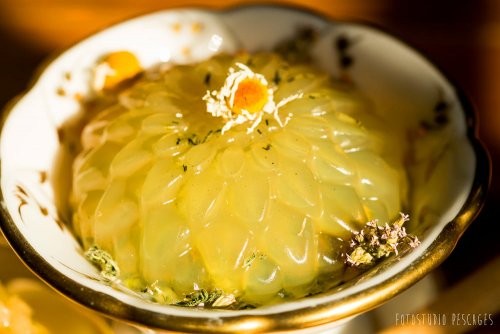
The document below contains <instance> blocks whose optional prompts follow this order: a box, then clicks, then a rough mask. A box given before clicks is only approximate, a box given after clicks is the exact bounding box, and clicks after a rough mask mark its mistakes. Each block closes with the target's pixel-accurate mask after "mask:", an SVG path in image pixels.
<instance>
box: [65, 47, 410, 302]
mask: <svg viewBox="0 0 500 334" xmlns="http://www.w3.org/2000/svg"><path fill="white" fill-rule="evenodd" d="M249 57H250V56H248V55H239V56H236V57H233V56H217V57H215V58H212V59H210V60H207V61H204V62H202V63H199V64H195V65H188V66H187V65H185V66H176V67H173V68H171V69H170V70H168V71H167V72H165V73H161V74H158V73H156V74H155V75H154V76H152V77H151V78H148V76H147V75H146V76H145V77H144V78H142V79H141V80H140V81H139V82H137V83H136V84H135V85H134V86H133V87H132V88H130V89H129V90H127V91H125V92H122V93H121V94H120V95H119V96H118V97H117V102H116V104H115V105H114V106H112V107H110V108H109V109H106V110H103V111H102V112H101V113H100V114H98V115H97V116H96V118H95V119H94V120H92V121H91V122H90V123H88V124H87V125H86V129H85V130H84V131H83V135H82V142H83V147H84V150H83V151H82V152H81V154H80V155H79V156H78V157H77V159H76V161H75V164H74V178H73V194H72V202H73V209H74V223H75V228H76V229H77V233H78V234H79V235H80V237H81V239H82V241H83V243H84V247H86V248H88V247H90V246H92V245H98V246H99V247H101V248H102V249H104V250H106V251H107V252H109V253H110V254H111V255H112V256H113V258H114V259H115V260H116V262H117V263H118V265H119V267H120V270H121V279H122V280H123V281H124V282H131V283H130V286H133V287H140V286H151V285H155V286H162V287H164V288H165V289H166V290H168V296H169V297H168V298H167V299H168V300H166V301H167V302H176V301H178V300H181V299H182V298H183V297H184V295H185V294H187V293H190V292H192V291H193V288H194V287H195V286H197V287H199V288H203V289H207V290H211V289H215V288H217V289H222V290H223V291H224V292H225V293H231V294H234V295H235V296H236V297H237V298H239V299H241V300H244V301H245V302H248V303H253V304H257V305H260V304H264V303H269V302H274V301H276V300H279V299H280V298H285V297H287V296H291V297H301V296H305V295H307V294H309V293H312V292H315V291H317V289H318V284H321V282H322V281H324V280H326V281H329V282H335V281H337V282H338V281H339V279H340V278H341V276H342V275H343V269H344V268H343V264H342V261H343V260H342V259H341V258H340V257H339V253H340V251H341V245H342V243H341V242H340V241H339V238H347V237H348V236H349V235H350V231H351V230H353V229H356V230H358V229H359V228H360V227H361V226H362V225H364V223H366V222H367V221H370V220H372V219H379V220H380V221H381V222H386V221H390V220H392V219H393V218H395V217H397V216H399V212H400V211H401V210H402V205H403V204H404V203H405V196H406V176H405V173H404V171H403V169H402V165H401V161H402V152H403V148H402V145H403V143H401V141H398V140H394V139H393V138H392V135H391V133H392V131H391V129H389V128H387V125H385V124H386V123H385V122H384V121H383V120H381V119H379V118H378V117H377V116H376V115H374V114H373V111H372V110H371V109H370V106H369V104H368V103H367V102H366V101H365V99H363V97H362V95H361V94H359V93H358V92H356V90H355V89H354V88H352V87H350V86H344V85H341V84H338V83H335V82H334V81H332V80H331V79H330V78H329V77H327V76H326V75H325V74H324V73H322V72H321V71H318V70H316V69H315V68H314V67H312V66H309V65H289V64H287V63H285V62H284V61H283V60H282V59H281V58H280V57H279V56H277V55H273V54H255V55H252V56H251V62H249ZM235 63H244V64H245V63H246V64H249V65H248V66H249V67H250V68H251V69H252V71H254V72H256V73H260V74H262V75H264V76H265V78H266V79H267V82H268V83H269V85H270V87H272V88H273V89H274V99H275V102H276V103H279V101H280V100H282V99H284V98H286V97H288V96H292V95H295V96H297V94H302V95H301V97H300V98H296V99H295V100H293V101H291V102H289V103H287V104H286V105H284V106H283V107H281V109H279V116H280V118H281V119H282V120H285V119H286V120H287V121H286V124H284V126H281V125H280V124H278V122H277V121H276V120H275V119H274V118H273V117H272V115H267V114H266V115H264V117H263V120H262V121H261V122H260V124H259V125H258V127H257V128H256V129H255V130H254V131H253V132H251V133H247V131H246V130H247V128H248V126H249V125H248V124H238V125H236V126H234V127H232V128H231V129H229V130H228V131H226V132H224V133H223V134H221V131H220V130H221V128H222V127H223V126H224V119H223V118H218V117H213V116H212V115H211V114H210V113H208V112H207V111H206V104H205V101H204V100H203V99H202V97H203V96H204V95H205V94H206V92H207V90H208V91H212V90H217V89H219V88H220V87H222V85H223V84H224V80H225V78H226V76H227V74H228V70H229V68H231V67H232V66H234V64H235ZM278 77H279V80H277V78H278ZM256 94H257V93H256ZM259 94H260V93H259ZM257 95H258V94H257ZM257 95H256V96H257ZM259 96H260V95H259ZM253 98H255V99H257V97H255V96H252V99H253ZM257 100H258V99H257ZM238 101H239V102H238V103H241V106H240V107H241V108H243V107H244V106H245V102H244V100H242V99H241V97H239V100H238ZM254 105H256V104H255V103H253V104H252V106H254ZM109 115H116V116H115V117H110V116H109ZM137 282H139V283H137Z"/></svg>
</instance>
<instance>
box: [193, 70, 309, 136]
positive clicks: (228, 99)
mask: <svg viewBox="0 0 500 334" xmlns="http://www.w3.org/2000/svg"><path fill="white" fill-rule="evenodd" d="M236 67H237V69H235V68H230V69H229V74H228V76H227V78H226V80H225V82H224V85H223V86H222V88H221V89H220V90H218V91H217V90H214V91H207V93H206V94H205V96H204V97H203V100H204V101H206V104H207V112H208V113H210V114H212V116H214V117H222V118H223V119H224V120H225V122H226V124H225V125H224V127H223V128H222V133H224V132H226V131H227V130H229V129H231V127H233V126H234V125H238V124H243V123H247V122H250V123H251V124H250V125H249V126H248V128H247V133H251V132H253V130H254V129H255V128H256V127H257V126H258V125H259V124H260V122H261V121H262V117H263V116H264V114H271V115H272V116H273V117H274V119H275V120H276V121H277V122H278V124H280V126H282V127H283V126H284V124H285V123H286V121H287V120H285V122H283V121H282V120H281V118H280V117H279V115H278V110H279V108H281V107H282V106H284V105H285V104H287V103H289V102H290V101H293V100H295V99H298V98H301V97H302V94H301V93H299V94H294V95H292V96H289V97H287V98H285V99H283V100H281V101H280V102H278V103H275V101H274V90H273V88H272V87H271V86H270V85H269V83H268V82H267V80H266V78H265V77H264V76H263V75H262V74H260V73H255V72H254V71H252V70H251V69H250V68H249V67H248V66H246V65H244V64H241V63H236Z"/></svg>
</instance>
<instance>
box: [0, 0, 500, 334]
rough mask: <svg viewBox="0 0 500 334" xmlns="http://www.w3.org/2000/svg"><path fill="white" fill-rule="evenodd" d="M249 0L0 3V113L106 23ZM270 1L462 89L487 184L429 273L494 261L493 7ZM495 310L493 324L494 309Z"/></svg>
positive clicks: (499, 50) (499, 112)
mask: <svg viewBox="0 0 500 334" xmlns="http://www.w3.org/2000/svg"><path fill="white" fill-rule="evenodd" d="M249 2H251V3H256V2H262V1H241V0H240V1H238V0H224V1H208V0H207V1H176V0H142V1H134V0H0V108H1V109H3V108H4V107H5V106H6V104H8V102H9V101H10V100H12V99H13V98H14V97H16V96H17V95H18V94H20V93H22V92H23V91H25V90H26V89H27V88H28V86H29V85H30V81H31V78H32V76H33V74H34V72H35V70H36V69H37V67H39V66H40V65H41V64H43V62H44V60H46V59H47V58H48V57H50V56H52V55H54V54H56V53H57V52H60V51H61V50H63V49H64V48H66V47H68V46H70V45H72V44H73V43H75V42H77V41H78V40H80V39H82V38H83V37H85V36H87V35H89V34H91V33H93V32H95V31H97V30H99V29H102V28H104V27H106V26H109V25H110V24H113V23H115V22H118V21H121V20H123V19H126V18H129V17H131V16H136V15H139V14H142V13H147V12H150V11H153V10H157V9H164V8H171V7H178V6H185V5H194V6H203V7H207V6H208V7H216V8H221V7H227V6H232V5H235V4H240V3H249ZM267 2H269V1H267ZM274 3H285V4H286V3H287V4H294V5H297V6H300V7H304V8H308V9H312V10H313V11H317V12H320V13H322V14H323V15H326V16H329V17H331V18H333V19H340V20H346V19H354V20H361V21H367V22H371V23H374V24H375V25H377V26H379V27H382V28H383V29H385V30H387V31H389V32H391V33H394V34H395V35H397V36H399V37H400V38H402V39H403V40H405V41H407V42H408V43H410V44H411V45H413V46H415V47H416V48H417V49H419V50H420V51H422V52H423V53H424V54H426V55H427V56H428V57H429V58H430V59H431V60H433V61H434V62H435V63H436V64H438V66H439V67H441V68H442V69H443V70H444V71H445V72H446V73H447V74H448V75H449V77H450V78H451V79H452V80H454V81H455V82H456V83H457V84H458V85H459V86H460V87H461V88H462V89H463V90H464V91H465V93H466V95H467V96H468V97H469V98H470V99H471V101H472V103H473V105H474V107H475V109H476V111H477V116H478V119H479V125H480V128H479V136H480V138H481V139H482V141H483V142H484V143H485V145H486V146H487V148H488V150H489V152H490V154H491V159H492V163H493V165H492V166H493V178H492V182H491V189H490V192H489V195H488V200H487V202H486V203H485V206H484V208H483V211H482V212H481V214H480V215H479V217H478V218H477V219H476V221H475V222H474V223H473V224H472V225H471V226H470V228H469V229H468V230H467V231H466V233H465V234H464V236H463V237H462V239H461V240H460V241H459V243H458V245H457V247H456V249H455V251H454V252H453V253H452V255H451V256H450V257H449V258H448V259H447V260H446V261H445V262H444V263H443V264H442V265H441V266H440V267H439V268H438V270H437V273H438V274H439V276H440V277H442V278H443V280H442V281H443V284H444V287H447V286H453V285H454V284H456V283H457V282H459V281H461V280H463V279H464V278H466V277H467V276H469V275H471V274H472V273H473V272H474V271H476V270H478V269H480V268H481V267H483V266H484V265H485V264H487V263H488V262H490V261H491V260H492V259H494V258H496V257H498V256H499V249H500V242H499V241H500V234H499V231H500V229H499V228H498V224H499V223H500V222H499V219H498V217H500V205H498V204H497V203H500V179H499V178H498V177H496V174H497V173H496V172H497V170H496V168H497V167H496V166H498V165H499V164H498V162H499V160H500V1H496V0H477V1H457V0H456V1H428V0H425V1H424V0H421V1H396V0H379V1H369V0H350V1H338V0H290V1H274ZM498 270H500V268H497V271H498ZM497 283H498V284H499V285H500V282H497ZM478 289H481V287H480V286H478ZM495 312H496V313H497V315H496V317H495V319H496V322H497V323H498V322H500V319H499V317H498V309H497V310H495ZM495 327H496V328H497V329H498V326H495ZM484 331H485V329H477V330H475V332H478V333H479V332H481V333H483V332H484Z"/></svg>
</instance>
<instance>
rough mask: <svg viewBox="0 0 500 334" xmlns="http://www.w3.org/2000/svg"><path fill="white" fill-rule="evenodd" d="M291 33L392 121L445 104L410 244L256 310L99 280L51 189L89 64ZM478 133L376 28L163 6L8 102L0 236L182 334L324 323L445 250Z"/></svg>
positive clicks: (469, 182) (116, 306)
mask: <svg viewBox="0 0 500 334" xmlns="http://www.w3.org/2000/svg"><path fill="white" fill-rule="evenodd" d="M300 27H311V28H313V29H315V30H316V31H318V32H319V40H318V41H317V42H316V43H315V44H314V46H313V47H312V49H311V54H312V55H313V58H314V61H315V63H316V64H317V65H318V66H320V67H322V68H323V69H324V70H325V71H328V72H329V73H331V75H332V76H334V77H340V76H343V75H348V76H349V77H350V78H351V80H352V81H353V82H354V83H355V84H356V85H358V86H359V87H360V89H362V90H363V91H364V92H365V93H366V95H367V96H368V97H369V98H370V99H371V100H372V102H373V104H374V106H375V108H376V109H378V110H383V111H384V112H386V113H389V115H391V117H390V119H392V120H394V122H395V124H398V126H404V127H407V128H409V129H418V128H419V127H424V128H425V127H428V126H429V124H431V123H432V122H434V121H435V114H436V109H439V108H441V109H446V120H445V121H446V125H445V126H446V128H447V130H446V131H444V132H443V133H446V135H443V143H446V145H444V146H443V147H444V148H443V150H442V152H441V153H442V155H439V156H438V157H436V159H435V162H433V163H434V164H435V166H434V167H435V168H434V169H432V170H433V172H432V173H431V175H430V176H429V179H428V180H427V181H426V182H430V183H432V182H442V185H443V186H442V187H440V191H439V192H432V193H429V192H426V189H428V188H427V187H429V184H426V183H425V182H423V183H422V182H420V183H418V184H415V185H414V190H415V193H416V194H417V195H416V196H420V202H421V203H423V204H422V205H423V206H426V208H427V209H429V210H428V211H429V212H427V214H425V215H424V214H422V217H421V222H419V224H420V225H419V228H417V230H415V232H416V233H417V234H418V235H419V237H420V239H421V240H422V244H421V246H420V247H418V248H417V249H415V250H414V251H413V252H411V253H409V254H407V255H405V256H403V255H400V256H397V257H392V258H389V259H388V260H387V261H384V262H383V263H382V264H381V265H378V266H376V267H375V268H373V269H372V270H370V271H368V272H366V273H365V274H364V275H362V276H361V277H358V278H357V279H356V280H353V281H352V282H349V283H347V284H344V285H342V286H341V287H339V288H337V289H335V290H334V291H330V292H326V293H323V294H320V295H317V296H314V297H309V298H305V299H301V300H297V301H292V302H287V303H283V304H279V305H273V306H267V307H262V308H258V309H253V310H241V311H221V310H198V309H186V308H179V307H175V306H161V305H157V304H153V303H151V302H148V301H145V300H142V299H140V298H139V297H138V296H136V295H135V294H133V293H132V292H130V291H128V290H126V289H124V288H122V287H120V286H111V285H109V284H108V283H106V282H105V281H104V280H103V279H102V278H101V276H100V275H99V273H98V271H97V270H96V268H95V267H93V266H92V265H91V264H90V263H89V262H87V260H85V258H84V256H83V255H82V249H81V247H80V245H79V244H78V242H77V241H76V239H75V238H74V236H73V235H72V234H71V232H70V230H69V228H68V227H67V226H68V225H67V224H69V222H67V221H63V220H62V219H61V217H62V216H61V215H60V207H59V206H58V203H57V200H56V198H55V191H54V189H55V188H54V184H56V183H57V180H58V177H59V176H60V174H59V173H61V171H60V170H59V171H54V161H55V159H56V157H57V155H58V150H59V149H60V141H61V140H62V138H61V133H60V132H59V131H58V130H59V128H60V127H61V125H62V124H63V123H64V122H65V121H66V120H67V119H68V118H70V117H71V116H73V115H74V114H75V113H77V112H78V110H79V108H80V104H79V101H78V99H76V98H75V96H85V95H87V94H89V93H90V91H89V82H90V75H91V69H92V68H93V66H94V65H95V64H96V62H97V60H98V59H99V57H101V56H102V55H104V54H106V53H108V52H110V51H115V50H129V51H131V52H133V53H135V54H136V55H137V56H138V58H139V60H140V62H141V64H142V66H143V67H146V68H147V67H150V66H153V65H155V64H158V63H160V62H167V61H168V62H173V63H191V62H196V61H198V60H202V59H205V58H208V57H210V56H212V55H213V54H216V53H219V52H230V53H231V52H236V51H238V50H240V49H241V48H244V49H246V50H248V51H250V52H252V51H257V50H266V49H272V47H273V46H275V45H276V44H277V43H279V42H280V41H282V40H284V39H286V38H289V37H291V36H293V35H294V33H296V31H297V29H298V28H300ZM339 38H344V39H347V40H348V41H349V43H347V44H348V45H347V48H346V50H347V53H348V56H349V57H350V58H351V60H352V62H351V63H350V64H347V65H348V66H342V65H341V64H342V61H341V59H340V58H341V55H340V53H339V48H338V47H336V45H337V43H338V40H339ZM344 51H345V50H344ZM344 65H345V63H344ZM61 92H64V94H62V93H61ZM438 123H439V122H438ZM432 124H433V123H432ZM432 124H431V125H432ZM475 131H476V129H475V119H474V115H473V112H472V110H471V106H470V105H469V103H468V102H467V100H466V99H465V98H464V96H463V94H461V93H460V91H459V90H458V89H457V87H456V86H454V85H453V84H452V83H451V82H450V81H449V80H448V79H447V78H446V77H445V76H444V75H443V74H442V73H441V72H440V71H439V70H438V69H437V68H436V67H435V66H434V65H433V64H431V63H430V62H429V61H428V60H427V59H426V58H424V57H423V56H422V55H420V54H419V53H418V52H416V51H415V50H414V49H412V48H410V47H408V46H407V45H406V44H404V43H402V42H401V41H399V40H398V39H396V38H394V37H392V36H391V35H388V34H386V33H384V32H381V31H379V30H377V29H375V28H373V27H370V26H366V25H362V24H357V23H347V22H335V21H330V20H327V19H325V18H322V17H320V16H317V15H314V14H312V13H309V12H304V11H300V10H297V9H293V8H286V7H276V6H248V7H242V8H238V9H233V10H229V11H221V12H212V11H207V10H199V9H177V10H166V11H162V12H157V13H154V14H151V15H146V16H142V17H139V18H136V19H132V20H130V21H127V22H124V23H122V24H119V25H116V26H113V27H111V28H109V29H106V30H104V31H102V32H100V33H97V34H95V35H93V36H91V37H90V38H88V39H86V40H84V41H83V42H81V43H79V44H77V45H75V46H73V47H72V48H70V49H69V50H67V51H66V52H64V53H62V54H61V55H60V56H58V57H57V58H55V59H54V60H53V61H52V62H51V63H50V64H49V65H47V66H46V67H45V68H44V70H43V71H42V72H41V74H40V76H39V77H38V79H37V80H36V82H35V84H34V85H33V87H32V88H31V90H30V91H29V92H28V93H27V94H26V95H25V96H23V97H22V98H20V99H19V100H18V101H16V102H15V103H13V104H12V105H11V107H10V109H9V110H8V112H7V113H6V116H5V119H4V123H3V129H2V133H1V142H0V155H1V195H2V199H1V204H2V210H1V211H2V215H3V218H4V219H3V220H2V222H1V225H2V230H3V232H4V234H5V236H6V238H7V239H8V242H9V243H10V245H11V246H12V247H13V248H14V250H15V251H16V252H17V254H18V255H19V256H20V257H21V259H22V260H23V261H24V262H25V263H26V265H27V266H28V267H30V268H31V269H32V270H33V271H34V272H35V273H36V274H37V275H39V276H40V277H41V278H42V279H43V280H44V281H45V282H47V283H48V284H49V285H51V286H52V287H54V288H55V289H57V290H59V291H60V292H61V293H63V294H64V295H66V296H68V297H69V298H71V299H73V300H75V301H77V302H78V303H80V304H83V305H85V306H87V307H89V308H92V309H94V310H97V311H99V312H101V313H103V314H105V315H108V316H111V317H115V318H119V319H123V320H126V321H129V322H133V323H137V324H140V325H144V326H149V327H153V328H159V329H166V330H173V331H185V332H213V333H229V332H243V331H248V332H252V333H257V332H265V331H277V330H281V331H284V330H297V329H302V330H304V331H320V330H327V329H329V328H331V327H334V326H337V325H339V324H340V323H342V322H343V321H345V320H346V319H349V318H350V317H352V316H355V315H357V314H359V313H362V312H364V311H367V310H369V309H371V308H374V307H376V306H377V305H379V304H381V303H383V302H385V301H387V300H388V299H390V298H391V297H392V296H394V295H395V294H397V293H399V292H401V291H402V290H404V289H406V288H408V287H409V286H410V285H412V284H413V283H415V282H416V281H418V280H419V279H420V278H422V277H423V276H424V275H425V274H426V273H428V272H429V271H431V270H432V269H433V268H435V267H436V266H437V265H438V264H439V263H440V262H441V261H443V260H444V258H446V256H447V255H448V254H449V253H450V252H451V250H452V249H453V247H454V245H455V243H456V242H457V240H458V238H459V237H460V235H461V234H462V233H463V232H464V230H465V228H466V227H467V225H468V224H469V223H470V222H471V221H472V219H473V218H474V217H475V215H476V214H477V212H478V211H479V209H480V206H481V204H482V202H483V201H484V197H485V192H486V188H487V186H488V180H489V175H490V170H489V161H488V158H487V155H486V153H485V150H484V148H483V147H482V146H481V145H480V143H479V142H478V140H477V138H476V136H475ZM437 133H438V135H439V133H440V132H437ZM452 167H453V168H452ZM67 168H68V170H69V169H70V168H71V167H70V166H69V165H68V166H67Z"/></svg>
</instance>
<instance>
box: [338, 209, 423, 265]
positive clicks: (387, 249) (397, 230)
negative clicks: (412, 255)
mask: <svg viewBox="0 0 500 334" xmlns="http://www.w3.org/2000/svg"><path fill="white" fill-rule="evenodd" d="M408 220H409V216H408V215H405V214H403V213H401V216H400V218H398V219H397V220H396V221H395V222H394V223H392V224H391V225H389V224H388V223H386V224H385V225H384V226H379V225H377V221H376V220H373V221H370V222H368V223H366V225H365V227H364V228H363V229H362V230H361V231H356V232H353V234H352V237H351V240H350V241H349V250H348V251H347V252H346V253H345V257H346V263H347V264H348V265H350V266H354V267H359V266H366V265H372V264H375V262H376V261H377V260H379V259H381V258H383V257H387V256H389V255H391V254H392V253H394V254H398V248H400V247H401V246H403V245H407V246H409V247H410V248H415V247H417V246H418V245H419V244H420V241H419V240H418V238H417V237H416V236H414V235H411V234H407V233H406V230H405V228H404V227H403V224H404V223H405V222H406V221H408Z"/></svg>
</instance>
